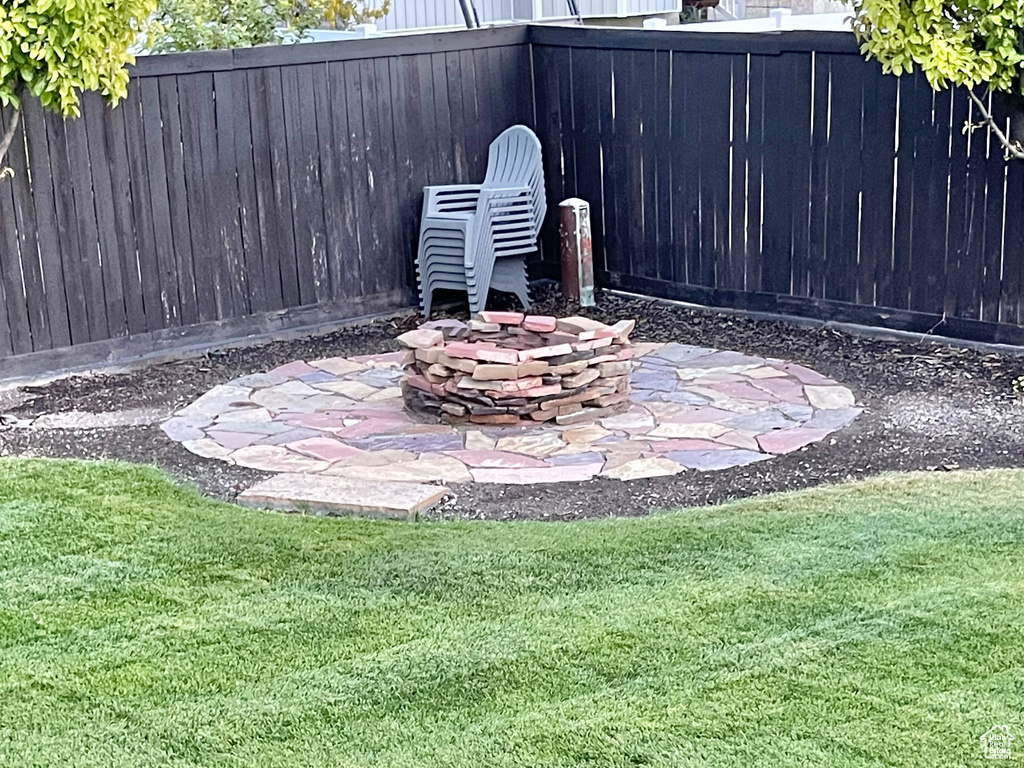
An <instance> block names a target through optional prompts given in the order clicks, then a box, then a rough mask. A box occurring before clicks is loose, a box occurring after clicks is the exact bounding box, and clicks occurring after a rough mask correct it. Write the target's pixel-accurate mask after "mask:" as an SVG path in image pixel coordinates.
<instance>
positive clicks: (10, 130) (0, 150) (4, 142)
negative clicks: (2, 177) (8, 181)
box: [0, 108, 21, 168]
mask: <svg viewBox="0 0 1024 768" xmlns="http://www.w3.org/2000/svg"><path fill="white" fill-rule="evenodd" d="M20 119H21V109H20V108H19V109H16V110H14V115H13V117H11V124H10V125H8V126H7V132H6V133H4V137H3V138H2V139H0V168H3V164H4V157H6V156H7V150H8V149H10V147H11V142H12V141H14V132H15V131H17V130H18V121H19V120H20Z"/></svg>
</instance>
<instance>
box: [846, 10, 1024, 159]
mask: <svg viewBox="0 0 1024 768" xmlns="http://www.w3.org/2000/svg"><path fill="white" fill-rule="evenodd" d="M853 7H854V19H853V27H854V32H856V34H857V37H858V39H859V40H860V43H861V52H862V53H864V54H865V55H867V56H868V57H869V58H875V59H877V60H878V61H880V62H881V64H882V68H883V70H884V71H885V72H892V73H893V74H896V75H901V74H903V73H904V72H912V71H913V70H914V68H915V67H920V68H921V70H922V71H923V72H924V75H925V77H927V78H928V82H929V83H931V85H932V87H933V88H935V89H936V90H940V89H943V88H946V87H949V86H950V84H953V85H960V86H965V87H967V88H968V89H969V92H970V94H971V97H972V99H974V102H975V105H976V106H977V107H978V109H979V111H980V112H981V114H982V117H983V118H984V119H985V122H986V123H988V124H989V125H990V126H991V127H992V128H993V130H995V131H996V132H997V135H998V136H999V138H1000V140H1001V141H1002V142H1003V145H1004V147H1005V148H1006V150H1007V153H1008V154H1010V155H1012V156H1014V157H1021V158H1024V151H1022V149H1021V146H1020V143H1019V142H1017V141H1015V140H1011V139H1010V138H1009V136H1008V135H1007V134H1006V133H1005V132H1004V131H1003V127H1005V126H1003V127H1001V126H999V125H998V124H997V123H996V121H994V120H993V119H992V115H991V111H990V109H989V107H988V105H987V104H986V103H985V101H986V100H985V99H982V98H980V97H979V96H978V95H977V93H975V88H976V87H977V86H979V85H982V86H985V87H986V88H987V89H988V90H989V91H991V92H1002V93H1005V94H1008V95H1009V97H1010V99H1009V100H1010V101H1011V102H1014V103H1015V104H1017V105H1020V104H1021V103H1022V96H1024V86H1022V79H1021V75H1022V72H1024V67H1022V64H1024V3H1022V2H1020V1H1019V0H854V2H853Z"/></svg>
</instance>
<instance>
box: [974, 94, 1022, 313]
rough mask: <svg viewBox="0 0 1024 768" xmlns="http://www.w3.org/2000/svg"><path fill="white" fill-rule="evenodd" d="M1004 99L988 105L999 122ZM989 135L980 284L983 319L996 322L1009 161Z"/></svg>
mask: <svg viewBox="0 0 1024 768" xmlns="http://www.w3.org/2000/svg"><path fill="white" fill-rule="evenodd" d="M1001 102H1002V97H1000V96H993V97H991V101H990V103H989V109H990V111H991V112H992V113H993V118H994V119H995V120H996V121H997V123H1002V124H1004V125H1005V124H1006V119H1005V111H1004V109H1003V108H1002V103H1001ZM987 139H988V145H987V146H986V148H985V163H984V167H985V182H986V183H985V227H984V229H985V246H984V252H983V253H984V257H983V261H984V262H985V277H984V279H983V281H982V288H981V292H982V293H981V302H982V304H981V319H982V320H983V321H985V322H989V323H994V322H996V321H998V319H999V298H1000V289H999V283H1000V280H1001V278H1002V274H1003V203H1004V198H1003V188H1004V186H1005V181H1004V177H1005V171H1006V163H1005V162H1004V161H1003V157H1002V154H1003V150H1002V147H1001V146H1000V145H999V142H998V141H997V140H996V137H995V136H993V135H992V134H991V133H989V134H987ZM1012 211H1013V213H1014V215H1020V211H1021V206H1020V205H1019V204H1018V205H1017V206H1015V207H1014V208H1013V209H1012Z"/></svg>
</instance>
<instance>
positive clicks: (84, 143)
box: [37, 118, 117, 349]
mask: <svg viewBox="0 0 1024 768" xmlns="http://www.w3.org/2000/svg"><path fill="white" fill-rule="evenodd" d="M64 129H65V132H66V134H65V135H66V137H67V147H68V157H69V158H70V161H71V174H70V178H71V188H72V190H73V191H74V197H75V222H76V224H77V226H78V246H79V247H78V253H75V254H72V255H71V257H72V258H75V259H77V261H78V267H79V269H80V270H81V274H82V285H83V287H84V290H85V306H86V311H87V313H88V325H89V336H90V341H98V340H100V339H109V338H113V337H115V336H116V335H117V332H116V330H117V329H116V328H115V329H111V328H109V326H108V324H107V314H106V311H105V308H106V300H105V297H104V294H103V277H102V275H101V273H100V261H99V244H98V239H99V235H98V232H97V214H96V206H95V203H94V200H93V188H92V173H91V170H90V153H89V142H88V139H87V137H86V132H85V121H84V119H82V118H79V119H77V120H71V121H69V122H67V123H65V127H64ZM38 348H42V345H40V346H37V349H38Z"/></svg>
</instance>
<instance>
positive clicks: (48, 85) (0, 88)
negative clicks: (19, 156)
mask: <svg viewBox="0 0 1024 768" xmlns="http://www.w3.org/2000/svg"><path fill="white" fill-rule="evenodd" d="M155 5H156V0H3V2H2V3H0V104H2V105H3V106H5V107H6V106H13V107H14V113H13V116H12V117H11V119H10V121H9V122H8V124H7V130H6V132H5V133H4V134H3V136H0V161H2V160H3V158H4V155H6V154H7V149H8V147H10V144H11V141H12V140H13V139H14V133H15V131H16V130H17V127H18V120H19V118H20V117H21V103H22V99H23V98H24V97H25V94H26V93H30V94H32V95H33V96H35V97H36V98H38V99H39V101H40V103H41V104H42V105H43V106H44V107H46V108H48V109H52V110H54V111H55V112H58V113H60V114H61V115H63V116H64V117H78V115H79V106H78V105H79V98H80V95H81V92H82V91H99V92H100V93H101V94H102V95H103V97H104V98H105V99H106V100H107V101H108V102H109V103H110V104H116V103H117V102H118V101H119V100H120V99H122V98H124V97H125V96H126V95H127V94H128V72H127V70H126V69H125V67H126V65H128V64H131V63H132V62H133V61H134V58H133V57H132V55H131V53H129V50H130V48H131V46H133V45H134V44H135V43H136V42H137V41H138V38H139V34H140V31H141V29H142V27H143V25H144V24H145V22H146V20H147V19H148V17H149V15H150V14H151V13H152V12H153V8H154V6H155ZM9 174H10V169H7V168H4V169H3V170H2V171H0V175H3V176H6V175H9Z"/></svg>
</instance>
